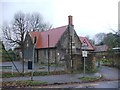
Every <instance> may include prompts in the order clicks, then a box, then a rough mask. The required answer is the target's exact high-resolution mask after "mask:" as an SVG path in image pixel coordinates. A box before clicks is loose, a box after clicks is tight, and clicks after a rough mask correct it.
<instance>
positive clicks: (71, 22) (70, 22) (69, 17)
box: [68, 15, 73, 25]
mask: <svg viewBox="0 0 120 90" xmlns="http://www.w3.org/2000/svg"><path fill="white" fill-rule="evenodd" d="M68 25H73V20H72V16H71V15H69V16H68Z"/></svg>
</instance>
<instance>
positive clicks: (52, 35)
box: [30, 26, 67, 49]
mask: <svg viewBox="0 0 120 90" xmlns="http://www.w3.org/2000/svg"><path fill="white" fill-rule="evenodd" d="M66 28H67V26H62V27H58V28H53V29H51V30H48V31H44V32H30V35H31V37H32V38H34V36H37V43H36V48H37V49H38V48H47V47H48V35H49V47H55V45H56V44H57V42H58V40H59V39H60V37H61V36H62V34H63V33H64V32H65V30H66Z"/></svg>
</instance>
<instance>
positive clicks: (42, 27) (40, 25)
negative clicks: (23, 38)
mask: <svg viewBox="0 0 120 90" xmlns="http://www.w3.org/2000/svg"><path fill="white" fill-rule="evenodd" d="M27 19H28V23H29V29H30V30H31V31H46V30H49V29H51V27H52V25H50V24H49V23H46V22H44V21H43V17H42V15H41V14H40V13H38V12H34V13H33V14H31V15H28V18H27Z"/></svg>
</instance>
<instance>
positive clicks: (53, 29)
mask: <svg viewBox="0 0 120 90" xmlns="http://www.w3.org/2000/svg"><path fill="white" fill-rule="evenodd" d="M65 26H67V25H64V26H60V27H56V28H52V29H48V30H46V31H41V32H48V31H52V30H55V29H59V28H62V27H65ZM41 32H40V33H41Z"/></svg>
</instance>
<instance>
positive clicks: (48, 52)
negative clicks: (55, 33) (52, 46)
mask: <svg viewBox="0 0 120 90" xmlns="http://www.w3.org/2000/svg"><path fill="white" fill-rule="evenodd" d="M49 61H50V56H49V34H48V73H49V72H50V66H49Z"/></svg>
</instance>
